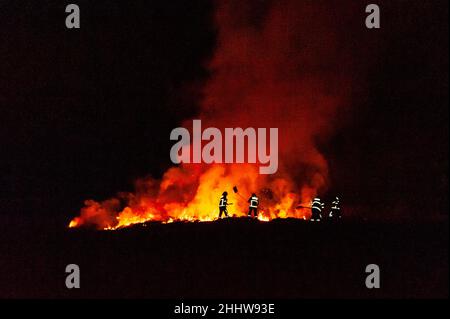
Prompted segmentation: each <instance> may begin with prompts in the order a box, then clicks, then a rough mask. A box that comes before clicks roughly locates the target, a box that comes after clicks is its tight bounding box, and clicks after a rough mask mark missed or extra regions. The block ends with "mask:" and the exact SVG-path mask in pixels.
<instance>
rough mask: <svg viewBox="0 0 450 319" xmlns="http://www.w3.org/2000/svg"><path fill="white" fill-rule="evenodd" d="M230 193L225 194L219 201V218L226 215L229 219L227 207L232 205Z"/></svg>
mask: <svg viewBox="0 0 450 319" xmlns="http://www.w3.org/2000/svg"><path fill="white" fill-rule="evenodd" d="M227 196H228V193H227V192H223V193H222V196H221V197H220V201H219V218H222V213H223V214H225V216H226V217H228V211H227V206H228V205H231V203H228V198H227Z"/></svg>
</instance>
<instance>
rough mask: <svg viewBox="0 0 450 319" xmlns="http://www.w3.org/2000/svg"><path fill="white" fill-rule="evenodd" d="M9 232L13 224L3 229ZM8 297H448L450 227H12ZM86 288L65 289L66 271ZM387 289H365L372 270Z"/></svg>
mask: <svg viewBox="0 0 450 319" xmlns="http://www.w3.org/2000/svg"><path fill="white" fill-rule="evenodd" d="M3 226H5V224H3ZM0 238H1V241H0V269H1V271H0V297H3V298H5V297H6V298H290V299H295V298H386V297H387V298H405V297H426V298H429V297H448V223H447V222H434V223H431V222H427V223H417V224H408V223H399V222H398V223H362V222H350V221H346V222H342V223H340V224H326V223H322V224H313V223H308V222H305V221H301V220H276V221H273V222H270V223H261V222H257V221H250V220H246V219H233V220H231V219H229V220H222V221H220V222H214V223H186V224H185V223H174V224H168V225H161V224H148V225H147V227H143V226H136V227H132V228H129V229H123V230H119V231H103V232H99V231H93V230H86V229H84V230H80V229H77V230H68V229H64V228H61V229H59V230H58V231H54V230H53V231H48V230H46V229H45V227H43V226H42V224H40V223H35V224H34V225H33V226H31V225H28V226H26V227H25V226H22V227H9V226H8V227H4V228H3V229H2V232H1V234H0ZM70 263H75V264H78V265H79V266H80V269H81V289H78V290H77V289H72V290H68V289H66V287H65V284H64V282H65V276H66V274H65V266H66V265H67V264H70ZM371 263H375V264H378V265H379V266H380V269H381V289H378V290H369V289H367V288H366V287H365V284H364V282H365V277H366V274H365V267H366V265H368V264H371Z"/></svg>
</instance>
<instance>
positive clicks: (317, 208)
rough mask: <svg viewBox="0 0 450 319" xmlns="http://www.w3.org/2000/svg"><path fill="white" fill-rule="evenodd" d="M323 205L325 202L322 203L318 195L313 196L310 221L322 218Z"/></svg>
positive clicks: (318, 220) (317, 220)
mask: <svg viewBox="0 0 450 319" xmlns="http://www.w3.org/2000/svg"><path fill="white" fill-rule="evenodd" d="M324 207H325V204H324V203H322V201H321V200H320V198H319V197H315V198H314V199H313V201H312V204H311V210H312V215H311V221H313V222H320V221H321V220H322V209H323V208H324Z"/></svg>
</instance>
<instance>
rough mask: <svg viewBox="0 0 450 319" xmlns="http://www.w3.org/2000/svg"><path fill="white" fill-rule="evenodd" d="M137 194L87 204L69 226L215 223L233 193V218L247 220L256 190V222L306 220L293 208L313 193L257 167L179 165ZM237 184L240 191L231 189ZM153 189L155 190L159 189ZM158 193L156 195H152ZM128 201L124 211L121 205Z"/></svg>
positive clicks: (141, 187) (141, 185) (147, 182)
mask: <svg viewBox="0 0 450 319" xmlns="http://www.w3.org/2000/svg"><path fill="white" fill-rule="evenodd" d="M137 184H138V185H137V191H136V193H135V194H119V196H118V197H119V198H113V199H109V200H106V201H104V202H101V203H99V202H96V201H93V200H88V201H86V202H85V205H86V206H85V207H84V208H83V209H82V210H81V214H80V216H78V217H75V218H74V219H73V220H72V221H71V222H70V223H69V227H70V228H74V227H80V226H83V225H85V226H88V225H90V226H95V227H96V228H99V229H104V230H114V229H118V228H123V227H127V226H130V225H134V224H142V223H145V222H148V221H160V222H162V223H172V222H174V221H186V222H194V221H198V222H205V221H214V220H217V219H218V216H219V207H218V204H219V198H220V196H221V194H222V192H224V191H227V192H228V193H229V196H228V198H229V202H230V203H232V205H230V206H229V207H228V213H229V216H233V217H243V216H247V213H248V203H247V198H248V197H249V196H250V194H252V193H253V192H255V193H257V194H258V196H259V197H260V203H261V204H260V205H261V207H260V210H259V214H258V218H257V219H258V220H259V221H262V222H267V221H270V220H272V219H274V218H287V217H292V218H304V216H306V214H307V213H308V212H307V211H305V210H298V209H295V206H296V204H298V203H299V202H300V201H309V200H310V199H311V197H312V196H313V195H314V194H304V195H303V196H300V195H297V193H296V192H295V189H294V184H293V183H292V182H291V181H289V180H288V179H286V178H280V177H278V178H271V177H268V176H265V175H260V174H259V173H258V167H257V166H256V165H245V164H242V165H237V164H233V165H219V164H214V165H211V166H204V167H202V168H199V167H195V166H181V167H178V168H172V169H170V170H169V171H168V172H166V174H165V175H164V177H163V179H162V181H161V182H160V183H159V184H158V183H155V181H153V180H142V181H139V182H138V183H137ZM235 185H238V188H239V191H238V193H234V192H233V191H232V189H233V186H235ZM155 188H157V190H156V191H155ZM153 194H155V195H153ZM124 199H125V200H126V201H127V204H126V205H125V207H123V208H122V207H121V205H120V201H121V200H124Z"/></svg>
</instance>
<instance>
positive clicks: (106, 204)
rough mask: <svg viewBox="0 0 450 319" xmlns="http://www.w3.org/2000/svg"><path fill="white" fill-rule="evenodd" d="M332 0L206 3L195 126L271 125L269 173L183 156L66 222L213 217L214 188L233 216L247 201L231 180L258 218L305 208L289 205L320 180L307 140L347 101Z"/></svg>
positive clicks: (327, 130) (347, 74)
mask: <svg viewBox="0 0 450 319" xmlns="http://www.w3.org/2000/svg"><path fill="white" fill-rule="evenodd" d="M338 5H340V3H338V4H337V5H336V6H333V5H330V2H326V3H324V2H322V1H301V2H300V1H295V0H293V1H274V2H266V3H264V2H260V1H258V2H251V1H249V2H248V1H222V2H221V3H220V4H218V7H217V9H216V14H215V21H216V25H217V31H218V38H217V47H216V49H215V54H214V57H213V58H212V60H211V61H210V63H209V69H210V71H211V74H212V77H211V80H210V81H209V82H208V83H207V84H206V85H205V87H204V92H203V96H204V98H203V100H202V101H201V111H200V115H199V116H197V117H196V118H199V119H201V120H202V125H203V126H204V127H210V126H213V127H217V128H220V129H224V128H225V127H242V128H247V127H254V128H258V127H262V128H270V127H276V128H279V169H278V172H277V173H276V174H275V175H270V176H268V175H259V173H258V167H257V166H256V165H250V164H232V165H230V164H228V165H225V164H213V165H206V164H187V165H186V164H185V165H182V166H179V167H174V168H171V169H169V170H168V171H167V172H166V173H165V174H164V176H163V178H162V180H161V181H155V180H151V179H147V180H140V181H138V182H137V186H136V191H135V193H132V194H131V193H123V194H119V195H118V196H117V198H114V199H110V200H106V201H103V202H101V203H98V202H95V201H86V203H85V204H86V206H85V207H84V208H83V209H82V210H81V213H80V216H79V217H76V218H75V219H73V220H72V222H71V224H70V226H71V227H75V226H81V225H95V226H96V227H98V228H100V229H105V228H106V229H107V228H110V229H111V228H112V229H114V228H118V227H123V226H127V225H130V224H134V223H139V222H144V221H147V220H158V221H163V222H170V221H172V220H213V219H214V218H216V217H217V216H218V207H217V206H218V200H219V197H220V194H221V193H222V192H223V191H224V190H228V192H229V193H230V195H231V198H230V200H229V201H230V202H234V203H235V206H232V207H230V212H231V213H232V214H234V215H237V216H241V215H244V214H246V211H247V203H246V202H245V201H243V200H242V199H241V198H240V197H238V196H237V195H236V194H233V193H232V192H231V191H230V190H232V187H233V186H234V185H238V187H239V193H240V194H242V195H243V196H244V197H247V196H248V195H249V194H251V193H252V192H256V193H257V194H258V195H259V196H260V200H261V211H260V219H262V220H268V219H272V218H276V217H281V218H284V217H297V218H302V217H304V216H305V215H307V214H308V213H309V212H308V211H306V210H305V211H304V210H296V209H295V206H296V204H298V203H305V202H308V201H309V200H310V199H311V198H312V197H313V196H315V195H316V194H317V193H318V192H322V191H324V190H325V189H326V188H327V187H328V166H327V161H326V159H325V158H324V156H323V154H321V152H320V151H319V150H318V148H317V146H316V141H317V140H318V139H319V140H324V139H326V138H327V137H328V136H329V135H330V134H331V133H332V132H333V129H334V127H335V125H336V122H337V120H336V118H337V116H338V114H340V113H345V112H347V111H348V109H349V106H350V102H351V101H350V100H349V98H350V93H351V88H352V69H353V65H352V51H351V47H346V46H345V45H344V43H346V42H348V41H347V40H348V39H347V40H346V39H344V37H345V36H346V32H347V30H345V29H343V24H345V23H343V22H342V20H345V14H344V15H342V14H341V15H338V14H337V12H336V11H337V10H339V8H338ZM350 11H351V10H350ZM347 13H348V12H347ZM190 122H191V121H188V122H187V123H190ZM187 123H186V125H185V127H187V128H190V124H189V125H188V124H187ZM167 158H168V159H169V154H167ZM124 207H125V208H124Z"/></svg>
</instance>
